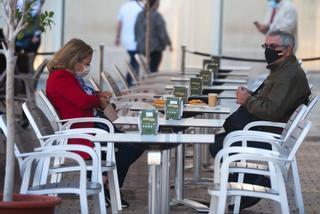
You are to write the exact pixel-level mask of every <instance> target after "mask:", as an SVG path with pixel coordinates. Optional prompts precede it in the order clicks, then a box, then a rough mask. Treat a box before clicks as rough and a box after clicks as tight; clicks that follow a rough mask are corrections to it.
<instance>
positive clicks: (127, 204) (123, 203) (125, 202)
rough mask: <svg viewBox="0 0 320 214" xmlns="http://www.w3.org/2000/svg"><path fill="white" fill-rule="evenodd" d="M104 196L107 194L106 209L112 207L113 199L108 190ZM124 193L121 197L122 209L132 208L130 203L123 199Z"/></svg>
mask: <svg viewBox="0 0 320 214" xmlns="http://www.w3.org/2000/svg"><path fill="white" fill-rule="evenodd" d="M104 194H105V198H106V207H108V208H109V207H111V199H110V193H109V190H108V189H105V190H104ZM122 195H123V194H122V192H121V191H120V196H121V205H122V208H128V207H129V206H130V204H129V202H127V201H126V200H124V199H123V198H122Z"/></svg>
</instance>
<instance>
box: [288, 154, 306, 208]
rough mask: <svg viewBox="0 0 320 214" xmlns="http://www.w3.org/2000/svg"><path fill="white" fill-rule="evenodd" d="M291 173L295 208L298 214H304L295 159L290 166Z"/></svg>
mask: <svg viewBox="0 0 320 214" xmlns="http://www.w3.org/2000/svg"><path fill="white" fill-rule="evenodd" d="M291 173H292V184H293V192H294V197H295V201H296V207H297V208H298V209H299V213H300V214H304V203H303V196H302V192H301V185H300V178H299V171H298V166H297V162H296V159H294V161H293V162H292V164H291Z"/></svg>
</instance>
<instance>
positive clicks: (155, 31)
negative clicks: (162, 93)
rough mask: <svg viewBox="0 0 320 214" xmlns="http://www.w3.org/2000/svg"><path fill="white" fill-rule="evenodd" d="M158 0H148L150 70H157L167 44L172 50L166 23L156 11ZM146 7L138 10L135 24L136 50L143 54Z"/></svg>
mask: <svg viewBox="0 0 320 214" xmlns="http://www.w3.org/2000/svg"><path fill="white" fill-rule="evenodd" d="M159 4H160V1H159V0H150V9H151V12H150V13H151V15H150V17H151V33H150V37H151V38H150V40H151V44H150V64H149V68H150V71H151V72H157V71H158V68H159V65H160V63H161V60H162V52H163V51H164V50H165V49H166V47H167V46H169V48H170V51H172V46H171V41H170V38H169V35H168V32H167V29H166V23H165V21H164V19H163V17H162V15H161V14H160V13H159V12H158V8H159ZM146 22H147V20H146V9H145V10H143V11H142V12H140V14H139V15H138V18H137V21H136V25H135V38H136V41H137V44H138V52H139V53H140V54H143V55H145V52H146Z"/></svg>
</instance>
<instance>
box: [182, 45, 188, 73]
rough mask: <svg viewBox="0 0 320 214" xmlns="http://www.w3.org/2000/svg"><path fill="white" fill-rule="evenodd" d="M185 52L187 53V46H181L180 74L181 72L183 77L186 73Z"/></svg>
mask: <svg viewBox="0 0 320 214" xmlns="http://www.w3.org/2000/svg"><path fill="white" fill-rule="evenodd" d="M186 51H187V46H186V45H181V72H182V75H184V74H185V72H186Z"/></svg>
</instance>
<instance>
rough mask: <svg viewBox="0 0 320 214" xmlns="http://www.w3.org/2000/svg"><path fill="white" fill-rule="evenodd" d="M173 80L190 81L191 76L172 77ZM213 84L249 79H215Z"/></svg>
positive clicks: (237, 82)
mask: <svg viewBox="0 0 320 214" xmlns="http://www.w3.org/2000/svg"><path fill="white" fill-rule="evenodd" d="M170 81H171V82H178V83H180V82H186V83H188V82H190V77H172V78H171V79H170ZM212 83H213V84H215V83H230V84H246V83H247V81H246V80H244V79H214V80H213V82H212Z"/></svg>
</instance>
